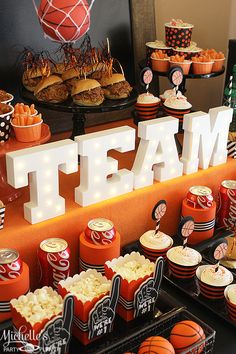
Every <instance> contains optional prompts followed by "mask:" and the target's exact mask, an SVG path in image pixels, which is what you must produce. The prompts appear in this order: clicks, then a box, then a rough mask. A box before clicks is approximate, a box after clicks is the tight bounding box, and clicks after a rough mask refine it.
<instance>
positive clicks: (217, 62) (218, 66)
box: [211, 58, 225, 73]
mask: <svg viewBox="0 0 236 354" xmlns="http://www.w3.org/2000/svg"><path fill="white" fill-rule="evenodd" d="M224 63H225V58H222V59H214V63H213V66H212V70H211V71H212V72H213V73H216V72H218V71H221V70H222V69H223V65H224Z"/></svg>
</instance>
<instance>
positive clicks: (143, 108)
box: [135, 101, 160, 119]
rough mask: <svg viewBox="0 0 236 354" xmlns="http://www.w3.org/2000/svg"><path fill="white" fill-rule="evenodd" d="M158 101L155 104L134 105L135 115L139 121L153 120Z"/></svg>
mask: <svg viewBox="0 0 236 354" xmlns="http://www.w3.org/2000/svg"><path fill="white" fill-rule="evenodd" d="M159 105H160V101H159V102H156V103H135V109H136V113H137V115H138V118H139V119H153V118H156V116H157V111H158V107H159Z"/></svg>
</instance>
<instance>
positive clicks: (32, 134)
mask: <svg viewBox="0 0 236 354" xmlns="http://www.w3.org/2000/svg"><path fill="white" fill-rule="evenodd" d="M42 123H43V120H41V121H40V122H38V123H36V124H32V125H15V124H13V123H11V125H12V126H13V129H14V133H15V136H16V140H18V141H20V142H22V143H28V142H31V141H37V140H39V139H40V138H41V130H42Z"/></svg>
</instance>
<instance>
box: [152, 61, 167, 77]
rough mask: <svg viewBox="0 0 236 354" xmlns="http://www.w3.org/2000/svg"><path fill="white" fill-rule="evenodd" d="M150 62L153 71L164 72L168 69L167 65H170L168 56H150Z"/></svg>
mask: <svg viewBox="0 0 236 354" xmlns="http://www.w3.org/2000/svg"><path fill="white" fill-rule="evenodd" d="M151 62H152V70H154V71H159V72H161V73H165V72H166V71H168V70H169V67H170V61H169V58H166V59H155V58H151Z"/></svg>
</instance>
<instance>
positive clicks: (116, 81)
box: [99, 73, 132, 100]
mask: <svg viewBox="0 0 236 354" xmlns="http://www.w3.org/2000/svg"><path fill="white" fill-rule="evenodd" d="M99 82H100V84H101V85H102V88H103V91H104V95H105V97H106V98H109V99H111V100H118V99H121V98H127V97H129V95H130V92H131V91H132V87H131V86H130V84H129V83H128V81H126V80H125V77H124V75H122V74H118V73H115V74H112V75H111V76H103V77H102V78H101V80H99Z"/></svg>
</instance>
